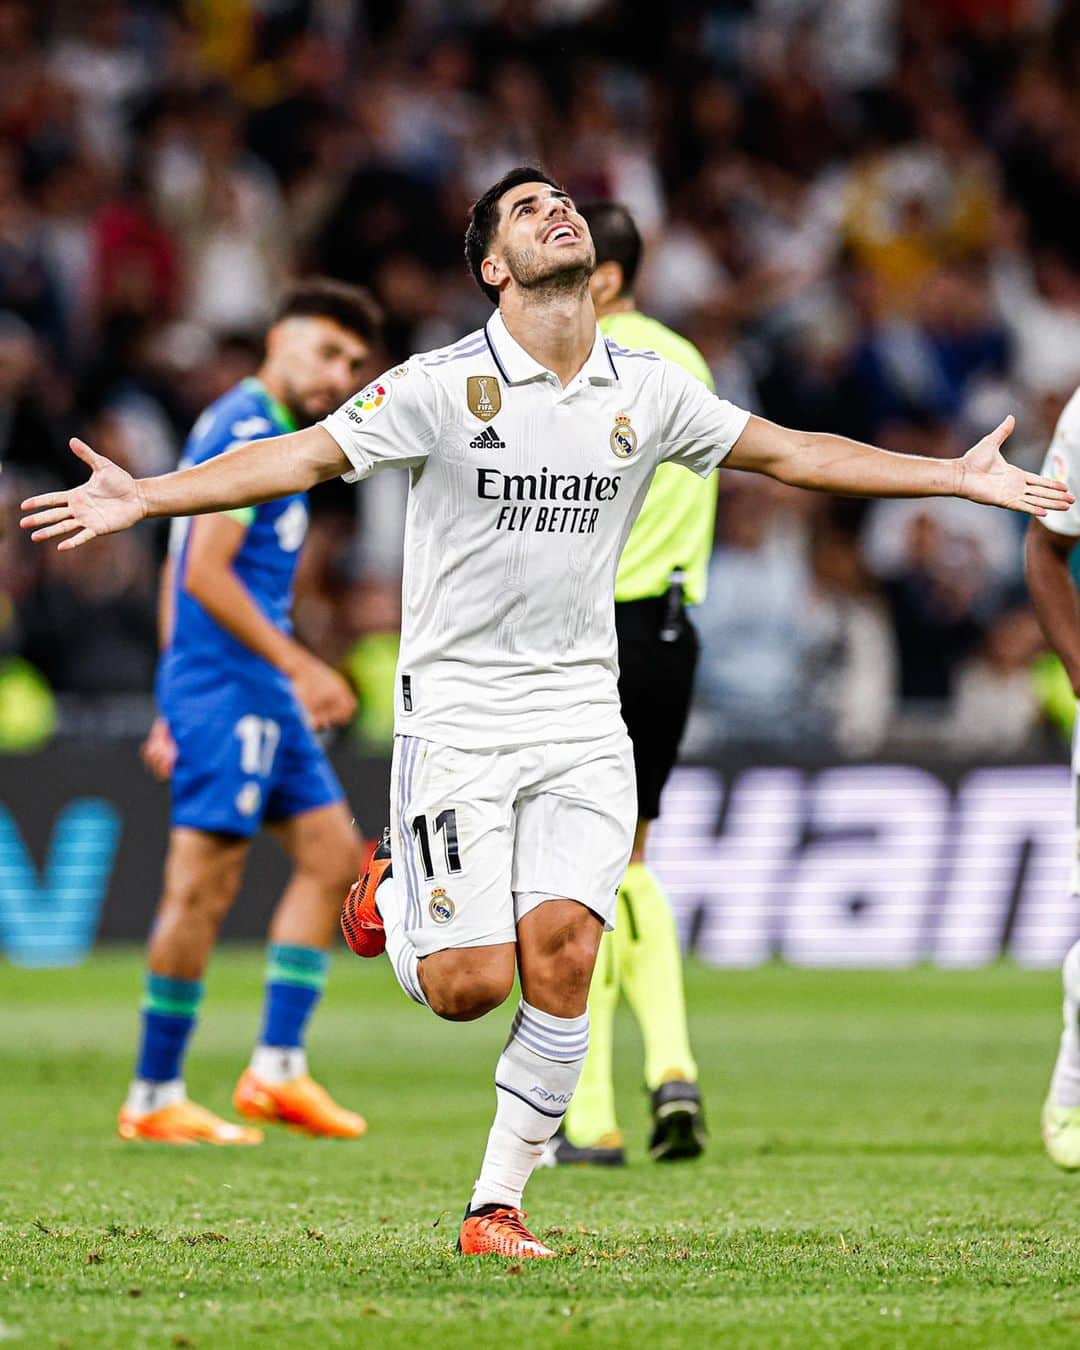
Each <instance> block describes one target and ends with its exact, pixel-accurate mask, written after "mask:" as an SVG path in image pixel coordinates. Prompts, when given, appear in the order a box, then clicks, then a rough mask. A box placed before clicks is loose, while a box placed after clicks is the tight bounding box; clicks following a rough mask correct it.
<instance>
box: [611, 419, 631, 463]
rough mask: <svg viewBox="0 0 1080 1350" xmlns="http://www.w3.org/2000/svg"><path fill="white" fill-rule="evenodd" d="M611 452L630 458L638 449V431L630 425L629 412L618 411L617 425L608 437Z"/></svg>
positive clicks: (620, 456) (621, 457)
mask: <svg viewBox="0 0 1080 1350" xmlns="http://www.w3.org/2000/svg"><path fill="white" fill-rule="evenodd" d="M608 445H610V446H611V453H612V454H613V455H618V457H619V458H620V459H629V458H630V456H631V455H632V454H633V453H634V451H635V450H636V449H637V432H636V431H635V430H634V428H633V427H632V426H631V425H630V415H629V413H616V414H615V425H614V426H613V427H612V428H611V435H610V436H609V437H608Z"/></svg>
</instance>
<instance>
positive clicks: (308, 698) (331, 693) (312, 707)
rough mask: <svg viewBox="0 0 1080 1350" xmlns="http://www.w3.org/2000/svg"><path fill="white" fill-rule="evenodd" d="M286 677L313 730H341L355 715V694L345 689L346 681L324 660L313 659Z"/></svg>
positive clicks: (348, 688) (347, 688) (347, 687)
mask: <svg viewBox="0 0 1080 1350" xmlns="http://www.w3.org/2000/svg"><path fill="white" fill-rule="evenodd" d="M290 678H291V680H292V685H293V689H294V690H295V691H296V697H297V698H298V699H299V700H300V703H301V705H302V706H303V708H304V711H305V712H306V713H307V715H308V719H309V721H310V722H311V725H312V727H313V728H314V729H315V730H316V731H324V730H325V729H326V728H327V727H341V726H344V725H345V724H346V723H347V722H350V721H352V716H353V713H355V712H356V695H355V694H354V693H353V691H352V689H351V688H350V687H349V682H348V681H347V680H346V679H344V678H343V677H342V676H341V675H339V674H338V672H337V671H336V670H334V668H333V667H332V666H328V665H327V664H326V662H325V661H320V660H318V658H317V657H314V656H313V657H311V659H310V660H307V661H305V662H304V663H303V664H302V665H301V666H300V668H299V669H298V670H296V671H294V672H293V674H292V675H291V676H290Z"/></svg>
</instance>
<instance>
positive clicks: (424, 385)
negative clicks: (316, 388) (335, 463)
mask: <svg viewBox="0 0 1080 1350" xmlns="http://www.w3.org/2000/svg"><path fill="white" fill-rule="evenodd" d="M438 408H439V390H438V387H437V385H436V384H435V381H434V380H433V379H432V377H431V376H430V375H429V374H428V373H427V371H425V370H424V369H423V367H422V366H421V365H420V364H419V362H417V361H415V360H411V361H409V362H407V363H406V364H405V365H403V366H395V367H394V369H393V370H391V371H387V373H386V374H385V375H380V376H379V378H378V379H377V380H372V382H371V383H370V384H369V385H368V386H367V388H366V389H362V390H361V391H360V393H359V394H356V395H355V396H354V397H353V398H350V399H349V400H348V401H347V402H346V403H343V404H342V405H341V407H340V408H338V410H337V411H336V412H332V413H331V414H330V416H329V417H327V418H324V419H323V421H322V422H321V423H320V424H319V425H320V426H322V427H323V428H324V429H325V430H326V431H328V432H329V433H330V435H331V436H333V438H334V440H335V441H337V443H338V445H340V446H341V449H342V451H343V452H344V454H345V457H346V458H347V459H348V461H349V463H350V464H351V465H352V469H351V470H350V471H349V472H348V473H344V474H342V478H343V479H344V480H345V482H346V483H355V482H357V481H358V480H359V479H361V478H366V477H367V476H368V474H370V473H374V472H375V471H376V470H377V469H394V468H397V469H415V468H419V467H421V466H422V465H423V464H424V462H425V461H426V459H427V458H428V456H429V455H430V454H431V451H432V449H433V448H434V446H435V443H436V441H437V439H438V433H439V412H438Z"/></svg>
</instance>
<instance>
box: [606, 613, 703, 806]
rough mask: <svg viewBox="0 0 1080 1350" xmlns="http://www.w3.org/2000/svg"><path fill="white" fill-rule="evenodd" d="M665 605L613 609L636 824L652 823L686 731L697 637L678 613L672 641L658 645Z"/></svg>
mask: <svg viewBox="0 0 1080 1350" xmlns="http://www.w3.org/2000/svg"><path fill="white" fill-rule="evenodd" d="M667 607H668V601H667V597H666V596H657V597H656V598H655V599H652V598H650V599H648V600H626V601H623V602H622V603H620V604H617V605H616V606H615V631H616V633H617V634H618V637H619V697H620V698H621V700H622V715H623V721H624V722H625V723H626V729H627V731H629V733H630V739H631V741H632V742H633V745H634V769H635V772H636V774H637V793H638V817H639V819H641V820H655V819H656V818H657V816H658V815H659V814H660V793H661V792H662V791H663V787H664V784H665V783H666V782H667V779H668V774H670V773H671V770H672V766H673V765H674V763H675V758H676V756H677V755H678V753H679V742H680V741H681V740H682V735H683V732H684V731H685V729H686V718H687V715H688V713H689V711H690V694H691V691H692V690H693V687H694V668H695V667H696V666H697V659H698V649H699V644H698V635H697V633H696V631H695V629H694V625H693V624H692V623H691V622H690V620H689V618H688V617H687V615H686V611H685V610H683V611H681V613H680V615H679V619H678V623H677V625H676V627H677V630H678V631H677V636H676V637H675V639H674V641H671V642H663V641H661V639H660V631H661V629H662V628H663V627H664V621H665V615H666V613H667Z"/></svg>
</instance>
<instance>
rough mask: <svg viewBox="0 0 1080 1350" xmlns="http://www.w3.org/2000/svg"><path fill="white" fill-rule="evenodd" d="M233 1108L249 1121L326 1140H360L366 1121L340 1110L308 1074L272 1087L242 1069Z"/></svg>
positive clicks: (272, 1083) (325, 1091) (254, 1074)
mask: <svg viewBox="0 0 1080 1350" xmlns="http://www.w3.org/2000/svg"><path fill="white" fill-rule="evenodd" d="M233 1106H234V1107H235V1108H236V1110H237V1111H238V1112H239V1114H240V1115H242V1116H245V1117H246V1118H247V1119H248V1120H258V1121H263V1122H265V1123H267V1124H273V1125H288V1126H290V1127H291V1128H292V1129H294V1130H300V1131H302V1132H303V1133H304V1134H311V1135H316V1136H319V1137H321V1138H326V1139H359V1138H360V1136H361V1135H363V1134H366V1133H367V1121H366V1120H365V1119H364V1117H363V1116H358V1115H357V1114H356V1112H355V1111H348V1110H346V1108H345V1107H344V1106H339V1105H338V1103H337V1102H336V1101H334V1099H333V1097H331V1096H330V1094H329V1092H327V1090H326V1089H325V1088H324V1087H322V1086H321V1084H319V1083H316V1082H315V1080H314V1079H313V1078H311V1077H310V1076H309V1075H308V1074H306V1073H305V1074H300V1075H299V1076H298V1077H296V1078H290V1079H288V1080H287V1081H285V1082H280V1083H274V1082H270V1081H267V1080H266V1079H265V1078H260V1077H259V1076H258V1075H257V1074H256V1072H255V1070H254V1069H245V1070H244V1072H243V1074H242V1075H241V1076H240V1081H239V1082H238V1083H237V1085H236V1091H235V1092H234V1093H233Z"/></svg>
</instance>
